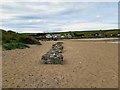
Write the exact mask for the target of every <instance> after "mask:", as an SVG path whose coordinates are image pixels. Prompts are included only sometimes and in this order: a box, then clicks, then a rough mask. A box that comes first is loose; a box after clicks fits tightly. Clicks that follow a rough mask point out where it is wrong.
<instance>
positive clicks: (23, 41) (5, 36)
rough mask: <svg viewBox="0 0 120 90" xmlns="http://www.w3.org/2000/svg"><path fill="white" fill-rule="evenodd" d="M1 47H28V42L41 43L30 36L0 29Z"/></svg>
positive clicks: (8, 48) (9, 48) (7, 48)
mask: <svg viewBox="0 0 120 90" xmlns="http://www.w3.org/2000/svg"><path fill="white" fill-rule="evenodd" d="M0 32H1V33H2V34H1V35H0V36H2V37H0V38H1V40H0V41H1V42H2V47H3V49H6V50H11V49H16V48H19V49H23V48H29V44H37V45H41V43H40V42H39V41H38V40H37V39H35V38H34V37H32V36H29V35H25V34H20V33H17V32H14V31H10V30H9V31H5V30H2V29H0Z"/></svg>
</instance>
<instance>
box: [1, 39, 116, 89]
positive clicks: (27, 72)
mask: <svg viewBox="0 0 120 90" xmlns="http://www.w3.org/2000/svg"><path fill="white" fill-rule="evenodd" d="M63 42H64V50H63V55H64V65H45V64H44V65H43V64H40V58H41V56H42V55H43V54H45V53H46V52H47V51H48V50H49V49H50V48H51V45H52V44H54V43H56V42H55V41H49V42H42V45H40V46H37V45H32V46H31V48H27V49H16V50H8V51H3V52H2V64H3V65H2V70H3V71H2V79H3V81H2V86H3V88H17V87H18V88H117V87H118V44H117V43H107V42H92V41H90V42H81V41H79V40H64V41H63Z"/></svg>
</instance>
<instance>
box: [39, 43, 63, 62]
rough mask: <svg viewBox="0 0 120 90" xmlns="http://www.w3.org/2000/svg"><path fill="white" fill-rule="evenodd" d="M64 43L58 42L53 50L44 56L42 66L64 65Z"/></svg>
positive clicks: (53, 46)
mask: <svg viewBox="0 0 120 90" xmlns="http://www.w3.org/2000/svg"><path fill="white" fill-rule="evenodd" d="M62 51H63V42H57V43H56V44H53V45H52V48H51V49H50V50H49V51H48V52H47V53H46V54H44V55H43V56H42V58H41V63H42V64H63V55H62Z"/></svg>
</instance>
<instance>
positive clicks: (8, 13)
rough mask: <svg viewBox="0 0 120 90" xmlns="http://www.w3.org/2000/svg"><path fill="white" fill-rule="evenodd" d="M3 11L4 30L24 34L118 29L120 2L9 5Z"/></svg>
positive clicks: (5, 4) (4, 4)
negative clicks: (119, 5)
mask: <svg viewBox="0 0 120 90" xmlns="http://www.w3.org/2000/svg"><path fill="white" fill-rule="evenodd" d="M0 10H1V11H2V13H1V15H0V16H2V20H0V23H2V25H1V26H0V28H2V29H7V30H14V31H16V32H20V33H23V32H24V33H25V32H26V33H27V32H29V33H33V32H35V33H36V32H57V31H85V30H96V29H97V30H100V29H117V28H118V3H117V2H9V3H7V2H6V3H2V4H0Z"/></svg>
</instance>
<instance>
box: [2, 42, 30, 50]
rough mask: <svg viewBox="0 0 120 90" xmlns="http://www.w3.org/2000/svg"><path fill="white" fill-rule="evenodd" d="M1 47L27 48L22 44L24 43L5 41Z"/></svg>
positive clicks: (8, 48) (9, 48) (6, 48)
mask: <svg viewBox="0 0 120 90" xmlns="http://www.w3.org/2000/svg"><path fill="white" fill-rule="evenodd" d="M3 48H4V49H5V50H12V49H17V48H18V49H24V48H29V46H28V45H26V44H24V43H17V42H16V43H5V44H3Z"/></svg>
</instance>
